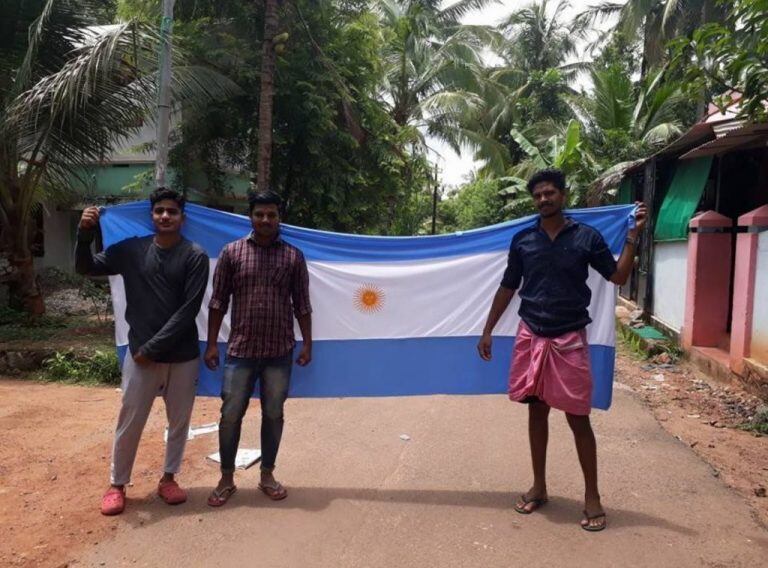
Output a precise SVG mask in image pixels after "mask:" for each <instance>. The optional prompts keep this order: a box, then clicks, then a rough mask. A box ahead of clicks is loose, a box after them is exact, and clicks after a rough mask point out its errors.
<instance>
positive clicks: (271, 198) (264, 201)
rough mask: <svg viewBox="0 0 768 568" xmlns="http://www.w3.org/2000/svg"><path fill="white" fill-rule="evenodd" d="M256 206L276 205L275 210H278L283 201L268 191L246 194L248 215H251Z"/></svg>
mask: <svg viewBox="0 0 768 568" xmlns="http://www.w3.org/2000/svg"><path fill="white" fill-rule="evenodd" d="M257 205H276V206H277V209H278V210H280V208H281V207H282V205H283V200H282V198H281V197H280V196H279V195H278V194H277V193H275V192H274V191H272V190H269V189H268V190H267V191H256V192H253V193H250V194H248V213H249V214H250V213H253V208H254V207H256V206H257Z"/></svg>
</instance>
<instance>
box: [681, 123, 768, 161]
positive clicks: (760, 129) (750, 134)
mask: <svg viewBox="0 0 768 568" xmlns="http://www.w3.org/2000/svg"><path fill="white" fill-rule="evenodd" d="M721 132H722V134H721V135H720V136H718V137H717V138H715V139H714V140H711V141H709V142H706V143H705V144H701V145H699V146H696V147H695V148H692V149H691V150H689V151H688V152H686V153H685V154H683V155H682V156H680V159H681V160H692V159H694V158H703V157H705V156H716V155H718V154H723V153H725V152H732V151H734V150H747V149H749V148H758V147H764V146H765V145H766V143H768V124H765V123H760V124H747V125H746V126H741V127H738V126H737V127H735V128H733V129H730V130H727V131H724V132H723V131H721Z"/></svg>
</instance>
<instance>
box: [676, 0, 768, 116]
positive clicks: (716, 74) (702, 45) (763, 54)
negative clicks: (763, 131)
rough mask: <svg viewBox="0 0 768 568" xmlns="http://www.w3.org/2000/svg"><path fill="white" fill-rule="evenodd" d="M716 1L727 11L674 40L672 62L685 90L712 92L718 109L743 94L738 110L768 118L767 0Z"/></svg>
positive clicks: (748, 114)
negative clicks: (735, 94) (720, 18)
mask: <svg viewBox="0 0 768 568" xmlns="http://www.w3.org/2000/svg"><path fill="white" fill-rule="evenodd" d="M719 5H720V7H721V9H722V10H723V11H724V13H725V14H726V17H725V20H724V21H723V22H718V23H709V24H707V25H704V26H702V27H700V28H699V29H697V30H696V31H694V32H693V34H692V35H691V36H690V37H685V38H680V39H679V40H677V41H676V42H674V44H673V47H674V54H675V65H676V66H677V68H678V69H680V70H681V71H682V72H683V73H684V75H685V77H686V82H687V85H688V92H689V93H691V94H693V95H696V94H699V93H701V92H706V93H710V94H711V95H713V96H714V102H716V103H717V104H718V105H719V106H720V107H721V109H724V108H725V107H726V106H728V105H730V104H731V103H732V102H733V99H732V97H731V95H732V93H733V92H738V93H741V99H740V101H739V106H740V113H741V115H742V116H743V117H746V118H749V119H751V120H755V121H766V120H768V110H767V109H766V105H765V100H766V93H767V92H768V1H766V0H729V1H727V2H726V1H724V0H723V1H721V2H720V3H719Z"/></svg>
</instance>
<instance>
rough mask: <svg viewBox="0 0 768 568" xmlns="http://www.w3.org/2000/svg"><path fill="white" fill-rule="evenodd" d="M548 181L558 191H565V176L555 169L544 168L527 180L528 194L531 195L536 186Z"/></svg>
mask: <svg viewBox="0 0 768 568" xmlns="http://www.w3.org/2000/svg"><path fill="white" fill-rule="evenodd" d="M545 181H548V182H549V183H551V184H552V185H554V186H555V187H556V188H557V189H559V190H560V191H565V174H564V173H563V171H562V170H559V169H557V168H545V169H543V170H539V171H538V172H536V173H535V174H533V175H532V176H531V179H529V180H528V193H533V188H534V187H536V185H537V184H540V183H542V182H545Z"/></svg>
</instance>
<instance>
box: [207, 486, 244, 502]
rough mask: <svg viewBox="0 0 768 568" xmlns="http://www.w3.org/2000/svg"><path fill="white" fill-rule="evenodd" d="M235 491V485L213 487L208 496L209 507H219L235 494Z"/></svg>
mask: <svg viewBox="0 0 768 568" xmlns="http://www.w3.org/2000/svg"><path fill="white" fill-rule="evenodd" d="M235 491H237V486H235V485H231V486H229V487H225V488H223V489H214V490H213V491H212V492H211V494H210V496H209V497H208V505H210V506H211V507H221V506H222V505H223V504H224V503H226V502H227V501H229V498H230V497H232V495H234V494H235Z"/></svg>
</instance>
